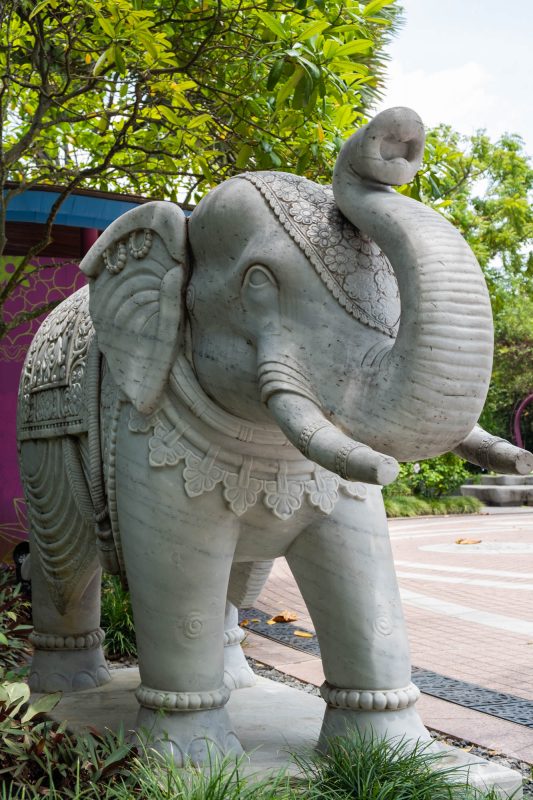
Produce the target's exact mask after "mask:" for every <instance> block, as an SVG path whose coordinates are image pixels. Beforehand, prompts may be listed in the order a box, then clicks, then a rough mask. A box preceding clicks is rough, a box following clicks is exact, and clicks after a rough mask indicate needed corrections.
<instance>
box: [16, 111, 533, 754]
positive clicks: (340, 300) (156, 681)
mask: <svg viewBox="0 0 533 800" xmlns="http://www.w3.org/2000/svg"><path fill="white" fill-rule="evenodd" d="M423 147H424V130H423V125H422V123H421V121H420V119H419V117H418V116H417V115H416V114H415V113H414V112H412V111H410V110H409V109H405V108H393V109H390V110H388V111H384V112H383V113H381V114H379V115H377V116H376V117H375V118H374V119H373V121H371V122H370V123H369V124H368V125H366V126H365V127H363V128H361V129H360V130H359V131H358V132H356V133H355V134H354V135H353V136H352V137H351V138H350V139H348V141H347V142H346V143H345V145H344V147H343V148H342V150H341V152H340V154H339V157H338V159H337V162H336V165H335V170H334V176H333V185H332V187H329V186H322V185H319V184H317V183H314V182H312V181H310V180H308V179H306V178H303V177H300V176H297V175H291V174H287V173H283V172H266V171H264V172H246V173H244V174H241V175H238V176H237V177H234V178H231V179H230V180H227V181H225V182H224V183H223V184H221V185H220V186H219V187H217V188H216V189H214V190H213V191H211V192H210V193H209V194H208V195H207V196H206V197H205V198H204V199H203V200H202V201H201V202H200V203H199V204H198V206H197V207H196V208H195V210H194V211H193V213H192V214H191V215H190V217H188V218H187V217H186V216H185V215H184V213H183V212H182V211H181V209H180V208H179V207H178V206H176V205H174V204H172V203H167V202H149V203H146V204H144V205H141V206H139V207H138V208H135V209H134V210H132V211H129V212H128V213H127V214H125V215H124V216H122V217H120V218H119V219H117V220H116V221H115V222H114V223H113V224H112V225H111V226H110V227H109V228H108V229H107V230H106V231H105V232H104V233H103V234H102V236H101V237H100V238H99V239H98V241H97V242H96V243H95V244H94V245H93V247H92V249H91V250H90V251H89V253H88V254H87V255H86V256H85V258H84V259H83V261H82V263H81V270H82V271H83V272H84V274H85V275H86V276H87V278H88V283H89V285H88V287H86V288H84V289H81V290H80V291H78V292H77V293H76V294H74V295H73V296H72V297H70V298H69V299H67V300H66V301H65V302H63V303H62V304H61V305H60V306H58V307H57V308H56V309H55V310H54V311H53V312H52V313H51V314H50V315H49V316H48V317H47V319H46V320H45V321H44V323H43V325H42V326H41V328H40V330H39V331H38V333H37V335H36V337H35V339H34V341H33V343H32V345H31V347H30V350H29V352H28V356H27V359H26V362H25V366H24V369H23V374H22V378H21V384H20V396H19V418H18V438H19V447H20V465H21V473H22V479H23V483H24V487H25V493H26V499H27V504H28V509H29V519H30V525H31V553H32V561H31V571H32V586H33V614H34V626H35V631H34V633H33V635H32V638H33V644H34V647H35V654H34V657H33V662H32V667H31V676H30V684H31V687H32V689H34V690H37V691H53V690H56V689H62V690H66V691H73V690H76V689H83V688H86V687H88V686H95V685H99V684H102V683H104V682H105V681H107V680H108V679H109V673H108V670H107V667H106V663H105V659H104V655H103V651H102V640H103V632H102V631H101V629H100V628H99V624H100V619H99V602H100V601H99V585H100V574H101V568H102V567H103V568H104V569H106V570H108V571H110V572H112V573H116V574H121V575H122V576H123V579H124V580H125V581H127V584H128V585H129V589H130V593H131V601H132V606H133V614H134V620H135V626H136V634H137V642H138V651H139V669H140V676H141V685H140V686H139V688H138V690H137V693H136V696H137V700H138V702H139V706H140V707H139V712H138V719H137V726H138V729H139V730H144V731H148V732H149V733H150V736H151V739H152V741H153V743H154V746H155V747H158V748H159V749H161V750H170V751H171V752H172V754H173V758H174V759H175V760H176V762H177V763H178V764H181V763H183V762H184V761H185V760H187V759H189V758H190V759H192V760H193V762H195V763H201V762H202V761H204V760H205V759H206V758H207V754H208V750H209V748H210V747H214V748H216V749H217V751H218V752H220V753H223V754H224V753H234V752H235V753H238V752H239V751H240V745H239V742H238V739H237V736H236V735H235V732H234V731H233V729H232V724H231V720H230V719H229V716H228V713H227V710H226V709H225V703H226V701H227V699H228V696H229V693H230V691H231V689H232V688H235V687H236V686H245V685H247V684H249V683H250V682H251V679H252V676H251V674H250V670H249V668H248V667H247V666H246V662H245V659H244V656H243V654H242V650H241V648H240V644H239V643H240V641H241V639H242V632H241V631H240V629H239V628H238V626H237V623H236V608H237V607H238V606H239V605H250V604H252V603H253V602H254V601H255V598H256V597H257V596H258V594H259V592H260V591H261V588H262V586H263V583H264V581H265V579H266V577H267V576H268V573H269V569H270V566H271V564H272V561H273V560H274V559H275V558H277V557H279V556H285V557H286V559H287V562H288V564H289V566H290V568H291V570H292V572H293V574H294V576H295V579H296V581H297V583H298V586H299V588H300V589H301V592H302V595H303V597H304V600H305V602H306V604H307V607H308V609H309V612H310V614H311V617H312V620H313V623H314V625H315V628H316V632H317V637H318V641H319V643H320V648H321V653H322V660H323V667H324V673H325V677H326V682H325V683H324V685H323V687H322V695H323V697H324V700H325V701H326V710H325V716H324V721H323V726H322V731H321V734H320V740H319V746H320V747H321V748H326V747H327V741H328V738H329V737H331V736H333V735H342V733H343V732H345V731H346V728H347V726H348V727H355V728H357V729H359V730H360V731H361V732H365V731H369V730H372V731H373V732H374V733H376V734H378V735H383V736H387V737H394V736H404V737H406V738H408V739H413V740H418V739H425V738H427V736H428V733H427V731H426V729H425V728H424V725H423V724H422V721H421V720H420V718H419V716H418V713H417V711H416V709H415V703H416V700H417V698H418V696H419V691H418V689H417V688H416V687H415V686H414V685H413V684H412V683H411V666H410V658H409V649H408V643H407V636H406V629H405V622H404V619H403V614H402V608H401V602H400V595H399V591H398V585H397V581H396V577H395V571H394V564H393V558H392V552H391V547H390V543H389V536H388V529H387V522H386V516H385V512H384V506H383V501H382V497H381V487H382V486H383V485H386V484H388V483H390V482H391V481H393V480H394V478H395V477H396V475H397V472H398V462H399V461H413V460H419V459H423V458H428V457H431V456H437V455H439V454H442V453H445V452H448V451H455V452H457V453H459V454H460V455H461V456H462V457H464V458H465V459H468V460H470V461H471V462H473V463H475V464H479V465H482V466H484V467H491V468H493V469H496V470H497V471H499V472H510V473H513V472H516V473H525V472H529V471H530V470H531V469H532V468H533V456H531V454H530V453H527V452H526V451H523V450H520V449H518V448H516V447H513V446H512V445H511V444H509V443H508V442H505V441H504V440H502V439H497V438H496V437H494V436H491V435H489V434H487V433H486V432H485V431H483V430H482V429H481V428H479V427H478V426H477V425H476V423H477V420H478V418H479V415H480V413H481V411H482V408H483V403H484V400H485V396H486V393H487V389H488V385H489V380H490V375H491V364H492V347H493V331H492V317H491V307H490V302H489V296H488V292H487V288H486V285H485V282H484V279H483V275H482V273H481V270H480V268H479V266H478V264H477V262H476V260H475V258H474V256H473V254H472V252H471V251H470V249H469V247H468V246H467V244H466V243H465V241H464V240H463V239H462V237H461V236H460V235H459V233H458V232H457V231H456V230H455V229H454V228H453V226H452V225H450V223H448V222H447V221H446V220H445V219H444V218H443V217H442V216H440V215H439V214H438V213H436V212H435V211H433V210H432V209H430V208H428V207H426V206H424V205H422V204H421V203H419V202H416V201H414V200H412V199H410V198H408V197H406V196H404V195H401V194H400V193H398V192H396V191H394V190H393V189H392V188H391V187H392V186H396V185H401V184H404V183H407V182H409V181H410V180H411V179H412V178H413V177H414V175H415V174H416V171H417V169H418V167H419V166H420V162H421V158H422V153H423ZM224 644H225V645H226V647H224ZM224 652H225V655H224Z"/></svg>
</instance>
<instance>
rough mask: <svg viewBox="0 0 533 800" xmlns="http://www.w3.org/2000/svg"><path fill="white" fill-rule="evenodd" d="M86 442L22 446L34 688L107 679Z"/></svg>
mask: <svg viewBox="0 0 533 800" xmlns="http://www.w3.org/2000/svg"><path fill="white" fill-rule="evenodd" d="M83 446H84V443H83V441H82V442H81V443H80V442H77V441H76V440H75V439H73V438H71V437H67V438H64V439H59V438H58V439H49V440H38V441H33V442H23V443H22V445H21V455H20V464H21V475H22V480H23V483H24V489H25V495H26V501H27V506H28V518H29V522H30V550H31V587H32V612H33V624H34V632H33V633H32V634H31V640H32V643H33V646H34V655H33V659H32V663H31V668H30V677H29V684H30V688H31V689H32V691H35V692H55V691H63V692H71V691H77V690H79V689H88V688H92V687H95V686H100V685H102V684H104V683H107V681H109V680H110V675H109V671H108V669H107V665H106V661H105V657H104V654H103V650H102V642H103V638H104V633H103V631H102V630H101V628H100V578H101V570H100V566H99V562H98V556H97V551H96V546H95V533H94V523H93V519H92V505H91V501H90V497H89V492H88V488H87V483H86V480H85V476H84V472H83Z"/></svg>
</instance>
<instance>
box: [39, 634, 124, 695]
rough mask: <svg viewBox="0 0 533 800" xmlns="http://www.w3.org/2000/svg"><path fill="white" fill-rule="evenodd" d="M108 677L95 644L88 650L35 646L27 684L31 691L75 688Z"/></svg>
mask: <svg viewBox="0 0 533 800" xmlns="http://www.w3.org/2000/svg"><path fill="white" fill-rule="evenodd" d="M57 638H59V637H57ZM110 680H111V675H110V674H109V670H108V668H107V663H106V660H105V656H104V652H103V650H102V648H101V647H100V646H98V647H95V648H94V649H92V650H60V649H57V650H35V652H34V655H33V659H32V662H31V667H30V676H29V678H28V684H29V687H30V689H31V691H32V692H79V691H82V690H83V689H94V688H95V687H96V686H103V684H104V683H108V681H110Z"/></svg>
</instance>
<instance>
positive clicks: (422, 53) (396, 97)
mask: <svg viewBox="0 0 533 800" xmlns="http://www.w3.org/2000/svg"><path fill="white" fill-rule="evenodd" d="M401 4H402V5H403V7H404V9H405V14H404V18H405V22H404V26H403V28H401V29H400V31H399V33H398V35H397V37H396V38H395V39H394V40H393V42H392V43H391V45H390V47H389V53H390V55H391V61H390V64H389V70H388V79H387V82H386V87H385V96H384V98H383V101H381V102H380V103H379V105H378V106H377V110H382V109H383V108H388V107H391V106H397V105H404V106H409V107H411V108H413V109H414V110H415V111H416V112H417V113H418V114H419V115H420V116H421V117H422V119H423V121H424V123H425V124H426V125H428V126H433V125H437V124H439V123H440V122H444V123H448V124H450V125H452V127H454V128H455V129H457V130H458V131H460V132H461V133H465V134H469V133H473V132H474V131H476V130H477V129H479V128H485V129H486V131H487V133H488V134H489V135H490V136H491V138H493V139H494V138H497V137H498V136H500V135H501V134H502V133H505V132H509V133H518V134H520V136H521V137H522V138H523V139H524V141H525V144H526V151H527V152H528V153H529V155H530V156H533V0H514V1H513V2H508V3H506V2H503V0H401Z"/></svg>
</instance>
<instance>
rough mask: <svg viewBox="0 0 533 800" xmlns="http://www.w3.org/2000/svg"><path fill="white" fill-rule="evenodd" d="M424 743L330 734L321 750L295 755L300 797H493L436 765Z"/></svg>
mask: <svg viewBox="0 0 533 800" xmlns="http://www.w3.org/2000/svg"><path fill="white" fill-rule="evenodd" d="M442 758H443V754H442V753H432V752H430V750H429V749H428V744H417V745H416V746H415V748H414V749H413V748H412V743H410V742H407V741H405V740H400V741H396V742H392V743H391V742H386V741H384V740H383V739H376V738H373V737H363V738H361V737H360V736H358V735H357V734H353V735H351V736H348V737H343V738H337V739H333V740H332V741H331V742H330V748H329V752H328V754H327V755H325V756H324V755H316V754H315V755H312V756H311V757H309V756H305V757H297V762H298V764H299V766H300V769H301V770H302V773H303V774H304V775H305V776H306V778H307V780H308V782H309V783H308V787H307V789H306V792H305V794H304V797H305V800H341V798H342V799H343V800H349V799H351V800H474V798H475V799H476V800H493V799H494V800H495V798H496V797H497V795H495V794H494V793H493V792H489V793H486V792H480V791H478V790H476V789H473V788H472V787H470V786H469V785H468V783H466V782H465V779H464V774H463V773H461V772H458V770H457V768H453V767H452V768H450V767H444V766H443V765H442V763H441V762H442Z"/></svg>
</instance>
